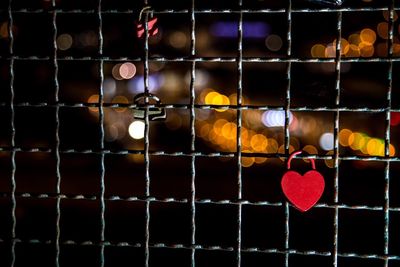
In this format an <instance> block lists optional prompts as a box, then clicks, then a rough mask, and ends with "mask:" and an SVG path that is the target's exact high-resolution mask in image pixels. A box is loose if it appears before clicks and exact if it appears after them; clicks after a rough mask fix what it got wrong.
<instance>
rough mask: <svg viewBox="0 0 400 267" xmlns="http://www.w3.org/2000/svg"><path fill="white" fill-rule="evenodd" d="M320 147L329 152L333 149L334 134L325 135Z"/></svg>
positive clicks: (322, 137)
mask: <svg viewBox="0 0 400 267" xmlns="http://www.w3.org/2000/svg"><path fill="white" fill-rule="evenodd" d="M319 145H320V147H321V148H322V149H323V150H326V151H329V150H332V149H333V145H334V142H333V133H324V134H323V135H321V137H320V139H319Z"/></svg>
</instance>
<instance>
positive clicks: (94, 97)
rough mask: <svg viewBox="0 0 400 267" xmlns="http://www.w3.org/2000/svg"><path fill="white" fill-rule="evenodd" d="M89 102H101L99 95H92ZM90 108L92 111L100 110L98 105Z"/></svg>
mask: <svg viewBox="0 0 400 267" xmlns="http://www.w3.org/2000/svg"><path fill="white" fill-rule="evenodd" d="M87 103H89V104H98V103H99V95H97V94H95V95H91V96H90V97H89V98H88V100H87ZM89 110H90V111H92V112H99V108H98V107H89Z"/></svg>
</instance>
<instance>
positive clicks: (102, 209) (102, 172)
mask: <svg viewBox="0 0 400 267" xmlns="http://www.w3.org/2000/svg"><path fill="white" fill-rule="evenodd" d="M101 5H102V0H99V1H98V6H97V18H98V22H99V28H98V38H99V47H98V53H99V55H100V56H102V55H103V44H104V41H103V18H102V13H101V9H102V7H101ZM99 78H100V85H99V103H98V104H99V132H100V135H99V138H100V140H99V141H100V149H101V150H104V108H103V102H104V100H103V99H104V88H103V84H104V61H103V60H100V62H99ZM104 159H105V154H104V153H101V154H100V240H101V242H103V241H104V240H105V239H106V238H105V228H106V221H105V210H106V203H105V200H104V194H105V190H106V188H105V182H104V177H105V172H106V167H105V163H104ZM104 248H105V247H104V245H101V246H100V267H104V264H105V255H104Z"/></svg>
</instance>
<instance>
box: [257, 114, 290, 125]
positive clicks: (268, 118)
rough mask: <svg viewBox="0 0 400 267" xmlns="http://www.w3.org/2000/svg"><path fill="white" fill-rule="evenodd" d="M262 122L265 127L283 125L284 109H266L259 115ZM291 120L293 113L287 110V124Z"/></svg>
mask: <svg viewBox="0 0 400 267" xmlns="http://www.w3.org/2000/svg"><path fill="white" fill-rule="evenodd" d="M261 120H262V123H263V124H264V125H265V126H267V127H282V126H285V120H286V119H285V111H283V110H267V111H265V112H264V113H263V114H262V116H261ZM292 121H293V114H292V112H290V111H289V125H290V124H291V123H292Z"/></svg>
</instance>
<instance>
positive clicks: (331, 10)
mask: <svg viewBox="0 0 400 267" xmlns="http://www.w3.org/2000/svg"><path fill="white" fill-rule="evenodd" d="M387 10H388V9H387V7H360V8H355V7H332V8H331V7H330V8H292V10H291V12H292V13H337V12H375V11H387ZM394 10H400V7H395V8H394ZM0 12H7V10H5V9H0ZM12 12H13V13H29V14H32V13H49V12H52V11H51V10H48V9H40V8H37V9H18V10H12ZM286 12H287V9H285V8H278V9H268V8H263V9H239V10H238V9H197V10H195V11H194V13H195V14H224V13H244V14H246V13H250V14H264V13H267V14H271V13H286ZM57 13H60V14H76V13H78V14H97V9H73V10H63V9H57ZM101 13H102V14H135V15H136V14H137V10H132V9H125V10H122V9H121V10H117V9H108V10H102V11H101ZM153 13H154V14H190V13H191V9H164V10H154V11H153Z"/></svg>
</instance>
